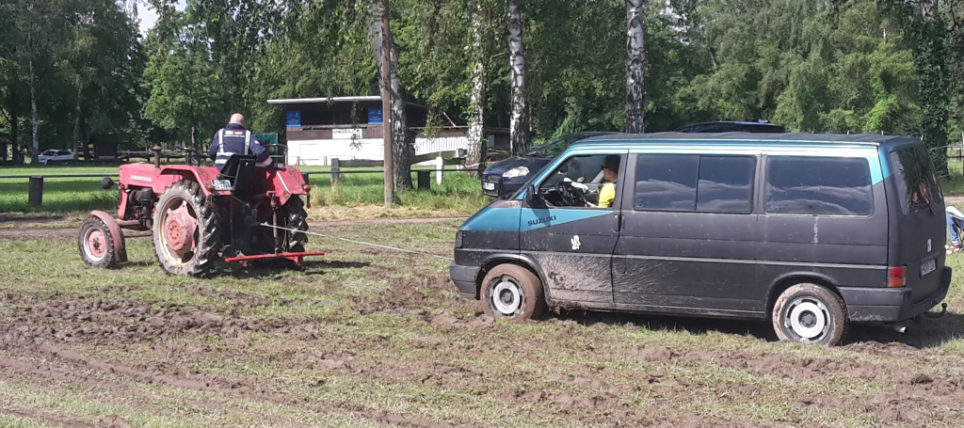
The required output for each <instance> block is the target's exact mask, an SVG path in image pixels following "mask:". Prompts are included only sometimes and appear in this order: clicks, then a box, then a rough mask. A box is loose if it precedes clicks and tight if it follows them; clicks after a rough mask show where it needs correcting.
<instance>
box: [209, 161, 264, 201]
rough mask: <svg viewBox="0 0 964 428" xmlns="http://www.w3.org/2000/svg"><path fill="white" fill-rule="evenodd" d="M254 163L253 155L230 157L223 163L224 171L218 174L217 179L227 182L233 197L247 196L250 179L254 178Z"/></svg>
mask: <svg viewBox="0 0 964 428" xmlns="http://www.w3.org/2000/svg"><path fill="white" fill-rule="evenodd" d="M256 163H257V156H255V155H231V157H229V158H228V161H227V162H225V163H224V169H222V170H221V173H220V174H218V179H221V180H228V181H229V182H230V183H231V186H232V187H233V188H234V194H235V196H238V197H242V196H244V195H247V193H248V192H249V191H250V190H251V179H252V178H253V177H254V166H255V164H256Z"/></svg>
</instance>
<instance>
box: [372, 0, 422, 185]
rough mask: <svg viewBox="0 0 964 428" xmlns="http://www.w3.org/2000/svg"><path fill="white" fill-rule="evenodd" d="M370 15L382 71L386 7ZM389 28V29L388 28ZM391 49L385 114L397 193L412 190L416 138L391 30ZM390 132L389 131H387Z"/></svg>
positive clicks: (375, 6) (377, 7)
mask: <svg viewBox="0 0 964 428" xmlns="http://www.w3.org/2000/svg"><path fill="white" fill-rule="evenodd" d="M369 10H370V12H371V15H372V17H373V19H372V20H371V22H372V24H371V25H370V26H369V33H370V34H371V36H372V50H373V51H374V53H375V61H376V63H377V65H378V67H379V70H382V68H381V67H382V65H383V64H382V62H383V61H382V36H383V34H382V25H381V18H380V17H381V11H382V6H381V4H380V2H379V1H374V2H372V3H371V7H370V9H369ZM386 28H387V26H386ZM384 35H385V37H386V38H387V42H388V46H389V47H390V48H389V50H388V72H389V78H388V82H389V84H388V92H389V97H390V100H391V111H389V112H384V111H383V112H382V122H383V123H384V124H383V125H382V126H386V127H388V126H390V127H391V131H392V156H391V158H392V159H391V162H392V179H393V180H392V181H393V183H394V188H395V189H396V190H402V189H411V188H412V174H411V165H409V158H410V157H409V151H410V150H411V149H410V148H411V147H414V142H415V135H414V134H412V133H411V132H410V131H409V129H408V121H407V117H406V115H405V101H404V100H403V99H402V95H401V83H400V82H399V80H398V46H397V45H395V42H394V40H392V33H391V30H389V31H386V32H385V34H384ZM381 76H382V73H379V82H378V84H379V86H380V87H381V86H382V84H383V83H382V80H383V79H382V77H381ZM386 130H387V128H386Z"/></svg>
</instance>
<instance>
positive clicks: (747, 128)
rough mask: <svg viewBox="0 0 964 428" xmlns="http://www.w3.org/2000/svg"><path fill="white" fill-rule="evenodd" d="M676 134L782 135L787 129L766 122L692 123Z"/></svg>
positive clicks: (682, 127) (677, 130) (681, 128)
mask: <svg viewBox="0 0 964 428" xmlns="http://www.w3.org/2000/svg"><path fill="white" fill-rule="evenodd" d="M676 132H753V133H772V134H780V133H784V132H787V129H786V128H784V127H782V126H780V125H777V124H774V123H770V122H768V121H765V120H758V121H755V122H750V121H747V122H737V121H720V122H700V123H690V124H688V125H683V126H681V127H679V128H676Z"/></svg>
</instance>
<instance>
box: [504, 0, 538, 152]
mask: <svg viewBox="0 0 964 428" xmlns="http://www.w3.org/2000/svg"><path fill="white" fill-rule="evenodd" d="M508 27H509V34H508V39H509V67H510V68H511V75H510V86H511V89H510V93H511V97H510V100H511V101H510V102H511V106H512V108H511V110H510V114H509V147H510V149H511V151H512V154H513V155H520V154H523V153H525V152H528V151H529V149H530V148H531V144H532V139H531V138H530V136H529V103H528V100H527V99H526V54H525V46H524V44H523V42H522V13H521V12H520V11H519V5H518V2H517V1H516V0H509V13H508Z"/></svg>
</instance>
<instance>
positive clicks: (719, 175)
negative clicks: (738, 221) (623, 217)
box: [635, 155, 756, 213]
mask: <svg viewBox="0 0 964 428" xmlns="http://www.w3.org/2000/svg"><path fill="white" fill-rule="evenodd" d="M755 167H756V159H755V158H754V157H752V156H700V155H639V156H638V158H637V160H636V197H635V208H636V209H637V210H654V211H698V212H710V213H749V212H750V211H751V210H752V202H751V200H752V195H753V186H752V183H753V172H754V168H755Z"/></svg>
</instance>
